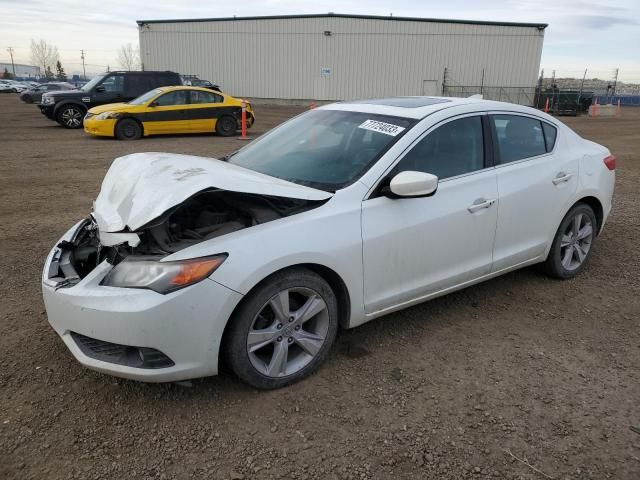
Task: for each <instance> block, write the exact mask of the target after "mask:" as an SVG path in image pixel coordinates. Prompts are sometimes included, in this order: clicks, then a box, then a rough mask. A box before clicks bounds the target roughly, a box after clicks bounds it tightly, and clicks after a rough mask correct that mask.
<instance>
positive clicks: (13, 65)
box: [7, 47, 16, 78]
mask: <svg viewBox="0 0 640 480" xmlns="http://www.w3.org/2000/svg"><path fill="white" fill-rule="evenodd" d="M7 52H9V55H11V70H13V78H16V65H15V64H14V63H13V47H9V48H7Z"/></svg>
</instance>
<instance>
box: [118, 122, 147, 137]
mask: <svg viewBox="0 0 640 480" xmlns="http://www.w3.org/2000/svg"><path fill="white" fill-rule="evenodd" d="M115 136H116V138H117V139H118V140H138V139H139V138H141V137H142V126H141V125H140V123H139V122H137V121H136V120H134V119H132V118H123V119H122V120H120V121H119V122H118V123H117V124H116V128H115Z"/></svg>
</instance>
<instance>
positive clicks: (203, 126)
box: [186, 90, 225, 132]
mask: <svg viewBox="0 0 640 480" xmlns="http://www.w3.org/2000/svg"><path fill="white" fill-rule="evenodd" d="M190 93H191V104H190V105H189V108H188V110H187V111H186V116H187V118H188V119H189V128H190V129H191V131H192V132H213V131H214V130H215V126H216V119H217V118H218V117H219V114H220V113H223V112H224V111H225V108H224V107H223V103H224V97H223V96H222V95H218V94H217V93H213V92H203V91H200V90H191V92H190Z"/></svg>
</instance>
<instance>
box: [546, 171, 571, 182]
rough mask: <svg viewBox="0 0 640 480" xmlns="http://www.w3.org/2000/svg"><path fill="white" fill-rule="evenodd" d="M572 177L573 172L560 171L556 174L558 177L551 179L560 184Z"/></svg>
mask: <svg viewBox="0 0 640 480" xmlns="http://www.w3.org/2000/svg"><path fill="white" fill-rule="evenodd" d="M571 177H573V175H572V174H571V173H564V172H560V173H558V174H557V175H556V178H554V179H553V180H551V181H552V182H553V184H554V185H560V184H561V183H564V182H568V181H569V180H571Z"/></svg>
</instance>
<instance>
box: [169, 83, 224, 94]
mask: <svg viewBox="0 0 640 480" xmlns="http://www.w3.org/2000/svg"><path fill="white" fill-rule="evenodd" d="M158 90H162V91H163V92H173V91H175V90H194V91H196V92H208V93H211V92H212V91H213V90H211V89H210V88H203V87H194V86H192V85H174V86H171V87H158ZM215 93H218V94H221V95H224V94H223V93H222V92H215Z"/></svg>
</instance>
